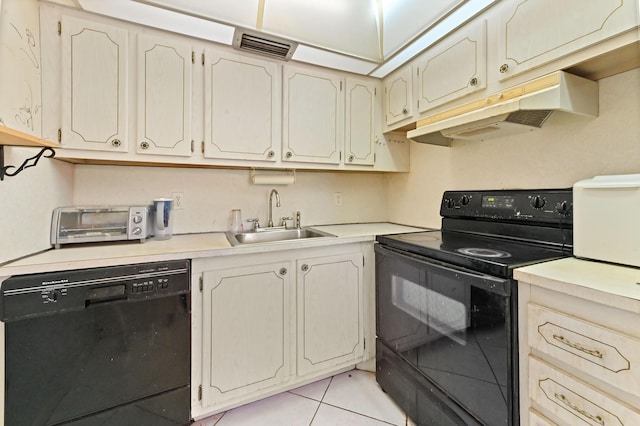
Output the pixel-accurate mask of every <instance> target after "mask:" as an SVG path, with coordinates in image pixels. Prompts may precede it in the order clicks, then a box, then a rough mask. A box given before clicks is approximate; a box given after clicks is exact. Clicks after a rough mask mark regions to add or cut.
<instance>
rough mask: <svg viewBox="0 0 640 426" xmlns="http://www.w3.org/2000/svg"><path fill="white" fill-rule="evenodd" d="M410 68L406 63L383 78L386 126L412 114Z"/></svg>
mask: <svg viewBox="0 0 640 426" xmlns="http://www.w3.org/2000/svg"><path fill="white" fill-rule="evenodd" d="M411 70H412V68H411V66H410V65H407V66H406V67H404V68H403V69H401V70H400V71H397V72H396V73H394V74H392V75H391V76H389V77H387V78H385V79H384V83H383V84H384V114H385V122H386V124H387V126H389V125H391V124H395V123H398V122H400V121H402V120H404V119H406V118H410V117H412V116H413V87H412V72H411Z"/></svg>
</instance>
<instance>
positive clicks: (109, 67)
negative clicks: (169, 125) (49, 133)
mask: <svg viewBox="0 0 640 426" xmlns="http://www.w3.org/2000/svg"><path fill="white" fill-rule="evenodd" d="M61 36H62V128H61V130H62V140H61V144H62V146H63V147H65V148H79V149H88V150H100V151H112V152H126V151H127V150H128V144H127V130H128V129H127V118H128V115H129V111H128V108H127V105H128V102H127V59H128V46H127V43H128V33H127V31H126V30H124V29H121V28H118V27H115V26H110V25H105V24H101V23H97V22H92V21H87V20H84V19H80V18H76V17H71V16H65V15H63V16H62V33H61Z"/></svg>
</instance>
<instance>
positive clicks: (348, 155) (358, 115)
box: [345, 78, 377, 165]
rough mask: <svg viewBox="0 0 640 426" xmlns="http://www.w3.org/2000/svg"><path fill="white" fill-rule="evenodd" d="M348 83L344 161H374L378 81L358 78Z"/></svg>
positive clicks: (349, 162)
mask: <svg viewBox="0 0 640 426" xmlns="http://www.w3.org/2000/svg"><path fill="white" fill-rule="evenodd" d="M346 84H347V90H346V112H345V164H360V165H373V162H374V148H373V147H374V143H375V137H376V133H375V132H376V127H375V124H376V123H375V106H376V92H377V91H376V85H375V84H374V83H373V82H371V81H368V80H363V79H356V78H347V82H346Z"/></svg>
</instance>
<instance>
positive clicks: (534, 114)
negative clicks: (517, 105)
mask: <svg viewBox="0 0 640 426" xmlns="http://www.w3.org/2000/svg"><path fill="white" fill-rule="evenodd" d="M552 113H553V110H551V109H541V110H520V111H515V112H512V113H511V114H509V115H508V116H507V118H506V119H505V121H507V122H509V123H515V124H524V125H525V126H530V127H542V125H543V124H544V122H545V121H547V118H549V117H550V116H551V114H552Z"/></svg>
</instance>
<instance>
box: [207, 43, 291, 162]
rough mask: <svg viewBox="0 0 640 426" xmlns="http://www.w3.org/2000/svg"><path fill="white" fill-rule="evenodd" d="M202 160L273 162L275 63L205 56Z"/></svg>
mask: <svg viewBox="0 0 640 426" xmlns="http://www.w3.org/2000/svg"><path fill="white" fill-rule="evenodd" d="M205 58H206V60H205V152H204V155H205V157H210V158H231V159H242V160H263V161H276V160H277V153H278V152H279V144H280V83H279V81H280V78H279V74H278V72H279V71H278V67H277V66H276V64H275V63H273V62H269V61H262V60H258V59H253V58H248V57H243V56H239V55H230V54H224V55H222V54H219V53H216V52H213V51H207V53H206V55H205Z"/></svg>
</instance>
